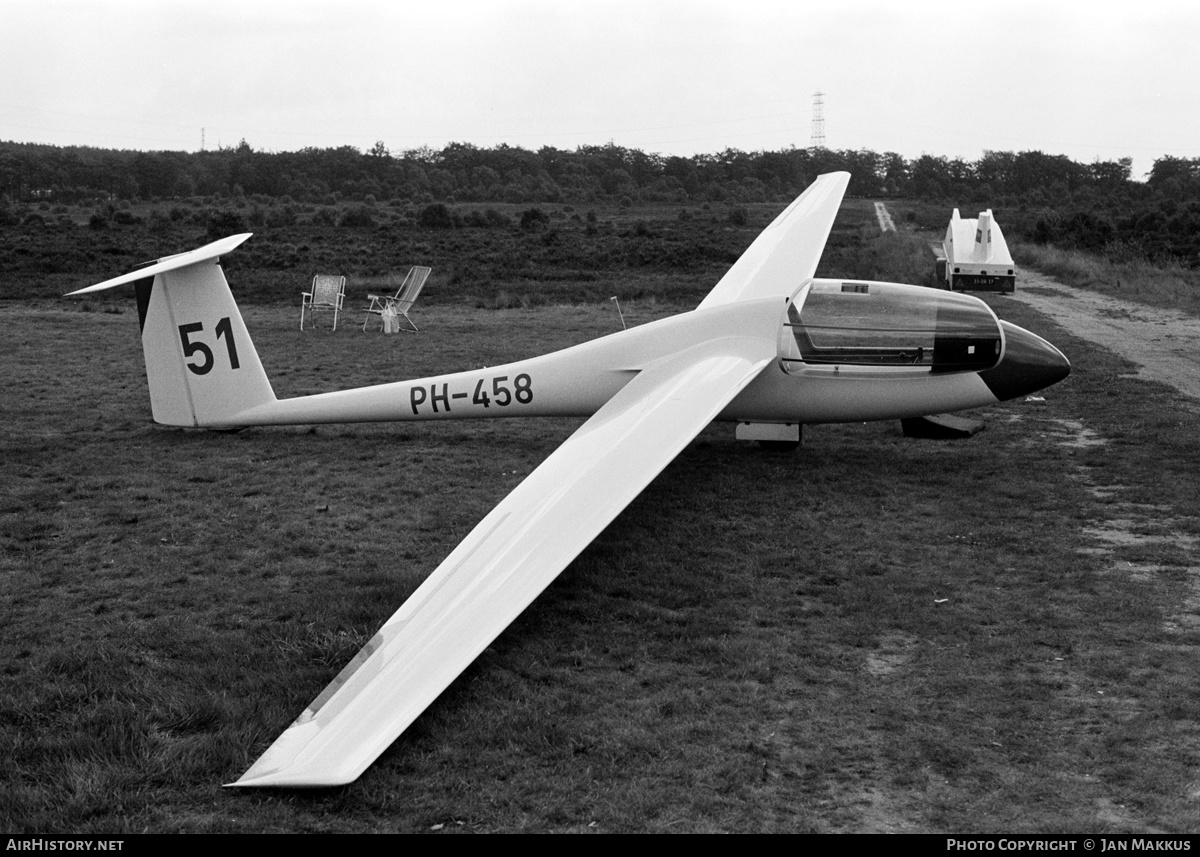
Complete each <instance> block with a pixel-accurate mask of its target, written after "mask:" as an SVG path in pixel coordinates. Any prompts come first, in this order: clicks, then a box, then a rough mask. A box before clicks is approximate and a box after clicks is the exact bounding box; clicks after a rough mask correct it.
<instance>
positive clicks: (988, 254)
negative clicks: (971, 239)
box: [974, 208, 992, 262]
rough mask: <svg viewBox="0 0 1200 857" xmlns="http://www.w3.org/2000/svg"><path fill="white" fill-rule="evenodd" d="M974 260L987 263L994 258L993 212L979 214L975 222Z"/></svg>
mask: <svg viewBox="0 0 1200 857" xmlns="http://www.w3.org/2000/svg"><path fill="white" fill-rule="evenodd" d="M974 258H975V259H976V260H978V261H980V262H986V261H988V260H989V259H991V258H992V210H991V209H990V208H989V209H988V210H987V211H981V212H979V219H978V220H977V221H975V251H974Z"/></svg>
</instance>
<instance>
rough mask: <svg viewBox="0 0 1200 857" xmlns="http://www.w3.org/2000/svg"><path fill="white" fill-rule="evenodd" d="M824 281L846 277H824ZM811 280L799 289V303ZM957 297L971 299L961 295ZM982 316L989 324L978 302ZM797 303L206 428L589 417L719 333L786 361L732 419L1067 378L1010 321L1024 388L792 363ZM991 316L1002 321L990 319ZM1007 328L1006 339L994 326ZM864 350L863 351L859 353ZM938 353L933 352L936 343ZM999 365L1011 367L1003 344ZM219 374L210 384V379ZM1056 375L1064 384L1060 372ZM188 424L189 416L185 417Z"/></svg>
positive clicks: (880, 406) (818, 415) (938, 406)
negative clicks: (1018, 339) (1025, 347)
mask: <svg viewBox="0 0 1200 857" xmlns="http://www.w3.org/2000/svg"><path fill="white" fill-rule="evenodd" d="M813 282H814V283H818V284H822V285H825V286H827V287H828V286H829V285H831V284H832V285H839V284H840V281H831V280H824V281H821V280H818V281H813ZM854 285H855V286H856V287H858V288H860V289H861V288H870V287H875V288H876V289H887V290H889V291H890V292H891V293H893V294H895V293H903V292H906V291H908V290H911V291H912V292H913V293H914V294H915V295H918V296H930V295H931V294H937V293H931V292H930V290H928V289H924V288H922V287H918V286H903V285H899V284H893V283H874V284H866V283H856V284H854ZM809 288H810V287H809V286H807V285H806V286H805V287H803V288H801V289H800V290H799V292H798V293H797V295H796V296H795V301H796V302H797V303H799V304H801V305H802V303H803V300H804V298H805V297H806V296H807V294H808V293H809ZM954 300H955V301H956V302H958V303H962V302H964V301H976V299H975V298H965V297H964V296H954ZM976 302H977V303H978V307H979V309H978V310H977V315H978V317H980V318H983V319H985V320H986V319H992V320H994V318H995V317H994V316H993V315H992V314H991V311H990V310H988V309H986V305H984V304H983V303H982V302H981V301H976ZM792 304H793V301H792V299H788V300H786V301H779V300H775V299H761V300H756V301H744V302H740V303H736V304H726V305H722V306H717V307H713V308H708V309H697V310H693V311H691V312H686V313H683V314H681V315H676V316H672V317H670V318H665V319H661V320H659V321H655V322H651V323H649V324H646V325H643V326H640V327H635V328H631V329H629V330H623V331H620V332H618V333H613V334H611V335H609V336H605V337H602V338H600V339H596V340H592V341H590V342H586V343H583V344H581V345H577V346H574V347H571V348H567V349H564V350H562V351H556V352H553V353H551V354H545V355H540V356H537V357H532V358H529V359H527V360H519V361H515V362H512V363H506V364H504V365H501V366H495V367H483V368H481V369H477V370H468V371H465V372H455V373H451V374H446V375H437V376H431V377H427V378H418V379H413V380H409V381H398V382H393V383H387V384H379V385H376V386H370V387H359V388H356V389H352V390H343V391H337V392H331V393H322V394H317V395H312V396H304V397H300V398H294V399H283V400H275V401H270V402H264V403H262V404H259V405H257V406H255V407H252V408H249V409H248V410H245V411H242V412H240V413H238V414H231V415H230V416H229V420H228V423H227V424H225V425H223V426H211V425H210V427H244V426H252V425H285V424H312V423H320V422H341V423H346V422H374V421H412V420H447V419H493V418H503V417H589V416H591V415H592V414H594V413H596V411H598V410H599V409H600V408H601V407H603V406H604V404H605V403H606V402H608V401H609V400H610V399H611V398H612V397H613V396H614V395H615V394H616V393H617V392H618V391H619V390H621V389H622V388H623V387H624V386H625V385H626V384H627V383H629V381H630V380H631V379H632V378H634V377H635V376H636V375H637V374H638V373H639V372H641V371H642V370H644V369H645V368H647V367H648V366H650V365H653V364H654V363H655V362H656V361H658V360H662V359H664V358H666V357H670V356H673V355H678V354H680V353H681V352H683V351H686V349H687V348H688V347H689V346H691V345H694V344H698V343H701V342H709V341H713V340H719V339H721V338H723V337H730V336H745V335H746V334H747V331H749V330H754V331H755V335H757V336H759V337H762V338H764V339H769V340H770V341H772V342H776V341H778V342H779V343H780V344H779V351H780V354H779V360H778V361H776V364H777V365H775V366H774V367H768V368H767V369H766V370H764V371H763V372H762V373H761V374H759V375H758V377H756V378H755V379H754V380H753V381H752V382H750V384H749V385H748V386H747V387H746V388H745V389H744V390H743V391H742V392H741V393H739V394H738V395H737V397H736V398H734V399H733V401H732V402H730V404H729V405H728V406H727V407H726V408H725V409H724V410H722V411H721V412H720V414H719V415H718V417H717V419H718V420H721V421H730V422H774V423H799V424H805V423H807V424H815V423H832V422H857V421H868V420H881V419H900V418H905V417H913V416H921V415H924V414H930V413H938V412H945V411H956V410H963V409H967V408H977V407H983V406H987V405H993V404H996V403H997V402H998V401H1001V400H1002V398H1013V397H1014V396H1016V395H1022V394H1024V393H1026V392H1032V391H1034V390H1037V389H1041V388H1042V387H1044V386H1046V385H1047V378H1046V377H1045V374H1046V373H1047V372H1049V373H1051V374H1053V373H1054V372H1055V371H1056V369H1057V368H1061V369H1062V375H1060V376H1059V377H1062V376H1065V374H1066V370H1067V363H1066V360H1065V358H1062V356H1061V354H1059V353H1058V351H1057V349H1054V347H1053V346H1051V345H1049V343H1046V342H1045V341H1044V340H1042V339H1040V337H1036V336H1035V335H1034V334H1031V333H1029V332H1028V331H1024V330H1022V329H1020V328H1016V327H1015V326H1013V325H1009V324H1007V323H997V327H996V331H997V333H996V338H997V339H998V340H1001V342H1003V340H1004V339H1005V338H1011V337H1013V336H1014V333H1015V335H1018V336H1020V335H1023V337H1025V338H1028V339H1030V340H1033V341H1036V343H1038V344H1040V345H1041V346H1043V348H1042V349H1041V351H1042V355H1043V357H1044V359H1043V360H1041V361H1039V362H1037V363H1035V364H1034V365H1020V366H1014V365H1013V364H1014V363H1016V362H1017V361H1016V359H1015V358H1014V357H1013V356H1011V355H1010V356H1008V366H1007V368H1008V369H1009V370H1010V374H1013V373H1014V372H1015V374H1018V375H1021V374H1028V376H1029V377H1028V380H1027V383H1018V384H1017V385H1016V386H1010V387H1009V388H1006V390H1005V391H1004V392H1005V393H1007V395H1004V393H1002V392H1001V391H999V390H998V389H996V388H995V387H996V385H995V384H992V385H990V386H989V384H988V383H987V382H986V381H985V380H984V378H985V375H984V374H981V371H985V372H986V370H987V369H990V368H991V366H990V365H989V366H988V367H985V369H984V370H971V369H960V370H958V371H948V372H947V371H943V372H938V371H936V370H935V369H934V367H933V366H931V365H925V364H918V363H912V362H907V361H906V362H904V363H899V364H892V365H889V364H886V363H871V364H864V363H861V362H860V363H856V362H854V361H853V359H852V358H851V359H846V360H845V362H829V360H828V359H826V360H825V361H824V362H812V363H807V362H805V360H804V357H803V355H800V356H798V357H794V358H791V359H788V358H787V357H786V356H785V355H786V354H787V345H788V331H787V324H786V322H787V318H788V307H789V306H792ZM993 323H995V322H993ZM1001 330H1005V331H1007V337H1005V336H1003V335H1002V334H1000V333H999V331H1001ZM861 350H862V349H859V351H860V352H861ZM930 350H931V351H932V349H930ZM996 354H997V357H998V359H997V360H995V361H993V362H994V363H996V364H1004V363H1005V360H1006V355H1005V353H1004V349H1003V347H1001V348H1000V349H998V350H997V352H996ZM214 380H215V379H214ZM1054 380H1057V378H1055V379H1054ZM184 424H186V425H192V424H193V423H184Z"/></svg>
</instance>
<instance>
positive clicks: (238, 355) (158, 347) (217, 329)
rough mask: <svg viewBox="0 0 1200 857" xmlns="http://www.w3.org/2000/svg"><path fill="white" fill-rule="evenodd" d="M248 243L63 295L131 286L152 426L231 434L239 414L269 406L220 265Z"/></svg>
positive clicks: (174, 259) (230, 242) (208, 248)
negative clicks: (219, 430) (224, 256)
mask: <svg viewBox="0 0 1200 857" xmlns="http://www.w3.org/2000/svg"><path fill="white" fill-rule="evenodd" d="M249 237H250V234H249V233H247V234H243V235H233V236H231V237H229V238H224V239H222V240H220V241H215V242H213V243H212V244H207V245H205V246H204V247H201V248H199V249H197V250H192V251H191V252H189V253H180V254H178V255H176V256H168V257H166V258H164V259H160V260H159V261H157V262H155V263H154V264H151V265H149V266H147V267H145V268H142V269H140V270H137V271H133V272H131V273H129V274H125V275H124V276H121V277H116V278H114V279H111V280H106V281H105V282H103V283H98V284H97V285H94V286H89V287H88V288H85V289H79V290H78V291H74V292H71V293H70V294H72V295H79V294H85V293H87V292H94V291H100V290H102V289H110V288H113V287H115V286H120V285H123V284H125V283H134V284H135V288H136V292H137V304H138V319H139V321H140V322H141V327H142V353H143V355H144V356H145V359H146V379H147V381H148V382H149V385H150V408H151V410H152V412H153V414H154V421H155V422H157V423H162V424H163V425H170V426H201V427H205V428H235V427H237V426H239V425H240V424H239V422H238V415H239V414H241V413H243V412H245V411H247V410H249V409H250V408H254V407H257V406H260V405H264V404H267V403H269V402H273V401H275V393H274V391H272V389H271V382H270V381H268V380H267V373H266V372H265V371H264V370H263V367H262V362H261V361H260V360H259V359H258V352H257V351H256V350H255V348H254V343H253V342H251V341H250V334H249V332H247V330H246V325H245V323H244V322H243V321H242V314H241V312H240V311H239V310H238V307H237V303H236V302H235V301H234V299H233V293H232V292H231V291H230V290H229V284H228V283H227V282H226V281H225V274H224V272H222V270H221V266H220V264H219V262H220V256H221V255H222V254H224V253H227V252H229V251H231V250H233V249H234V248H235V247H237V246H238V245H239V244H241V243H242V242H243V241H245V240H246V239H247V238H249Z"/></svg>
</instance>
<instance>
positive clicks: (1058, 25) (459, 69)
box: [0, 0, 1200, 177]
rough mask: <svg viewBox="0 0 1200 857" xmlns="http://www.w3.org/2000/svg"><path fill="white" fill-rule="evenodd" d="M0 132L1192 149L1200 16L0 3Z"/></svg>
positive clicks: (971, 5)
mask: <svg viewBox="0 0 1200 857" xmlns="http://www.w3.org/2000/svg"><path fill="white" fill-rule="evenodd" d="M0 34H2V35H3V49H2V50H0V81H2V84H0V140H15V141H22V142H41V143H53V144H57V145H89V146H100V147H105V148H122V149H141V150H153V149H171V150H186V151H196V150H198V149H199V148H200V147H201V140H202V133H203V140H204V143H205V145H206V147H207V148H210V149H211V148H216V147H217V146H219V145H223V146H232V145H236V144H237V143H238V142H239V141H240V140H242V139H245V140H246V141H247V142H248V143H249V144H250V145H251V146H253V147H254V148H255V149H259V150H267V151H290V150H295V149H300V148H304V147H307V146H316V147H332V146H342V145H351V146H356V147H359V148H361V149H364V150H365V149H367V148H369V147H370V146H371V145H372V144H373V143H375V142H376V141H377V140H382V141H383V142H384V143H385V144H386V145H387V147H388V148H389V149H390V150H391V151H392V152H393V153H397V154H398V153H399V152H401V151H404V150H406V149H413V148H417V147H420V146H430V147H432V148H435V149H436V148H440V147H442V146H443V145H445V144H446V143H448V142H466V143H472V144H474V145H477V146H481V147H490V146H495V145H498V144H501V143H507V144H509V145H513V146H521V147H524V148H529V149H537V148H540V147H542V146H554V147H558V148H565V149H573V148H575V147H576V146H579V145H588V144H604V143H608V142H609V141H612V142H614V143H616V144H617V145H621V146H628V147H631V148H637V149H641V150H643V151H647V152H658V153H662V154H677V155H692V154H696V153H704V152H717V151H720V150H722V149H726V148H736V149H742V150H746V151H757V150H762V149H767V150H772V149H781V148H785V147H789V146H797V147H804V146H807V145H809V143H810V142H811V134H812V120H813V94H814V93H815V92H817V91H820V92H823V93H824V118H825V123H824V130H825V143H826V145H827V146H829V147H830V148H835V149H858V148H866V149H872V150H875V151H877V152H885V151H895V152H899V153H901V154H902V155H904V156H905V157H908V158H914V157H917V156H919V155H921V154H922V153H929V154H933V155H946V156H949V157H955V156H961V157H963V158H966V159H968V160H974V159H977V158H978V157H980V155H982V153H983V151H984V150H985V149H995V150H1012V151H1024V150H1030V149H1039V150H1041V151H1043V152H1047V153H1051V154H1065V155H1068V156H1069V157H1071V158H1073V159H1074V160H1076V161H1080V162H1084V163H1090V162H1091V161H1093V160H1095V159H1101V160H1114V159H1117V158H1122V157H1131V158H1133V160H1134V174H1135V177H1141V176H1142V174H1144V173H1145V172H1147V171H1148V170H1149V169H1150V167H1151V165H1152V163H1153V161H1154V159H1155V158H1157V157H1160V156H1162V155H1174V156H1179V157H1200V97H1198V95H1197V90H1198V80H1200V75H1198V74H1197V72H1198V71H1200V62H1198V60H1197V55H1198V54H1200V4H1196V3H1188V2H1177V0H1125V2H1120V3H1116V2H1108V0H1093V2H1075V0H1069V1H1068V2H1062V0H1057V1H1056V0H1040V2H1007V0H974V2H972V0H958V2H926V0H909V2H867V0H841V2H829V0H820V2H803V0H792V2H769V0H686V2H684V0H640V2H626V0H588V2H577V0H553V1H552V0H491V2H480V1H479V0H423V2H407V0H391V2H384V0H337V2H325V0H291V2H286V3H284V2H278V0H198V2H192V0H157V2H144V0H32V2H31V0H0Z"/></svg>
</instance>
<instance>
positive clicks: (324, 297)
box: [300, 274, 346, 330]
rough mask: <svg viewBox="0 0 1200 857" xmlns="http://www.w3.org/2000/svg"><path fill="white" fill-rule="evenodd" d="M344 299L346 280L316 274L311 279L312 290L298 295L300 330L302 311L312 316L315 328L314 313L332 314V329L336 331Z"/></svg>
mask: <svg viewBox="0 0 1200 857" xmlns="http://www.w3.org/2000/svg"><path fill="white" fill-rule="evenodd" d="M345 299H346V278H345V277H339V276H337V275H336V274H317V275H316V276H315V277H313V283H312V290H311V291H307V292H301V293H300V329H301V330H304V311H305V310H306V309H307V310H308V312H309V315H312V316H313V320H312V321H313V327H314V328H315V327H316V326H317V318H316V313H318V312H333V329H334V330H337V317H338V313H339V312H341V311H342V301H344V300H345Z"/></svg>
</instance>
